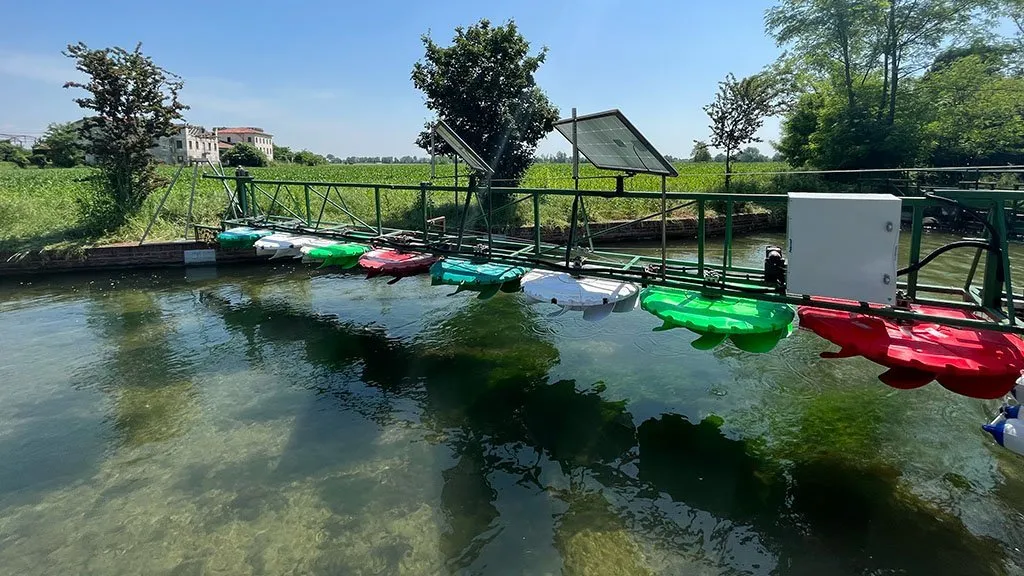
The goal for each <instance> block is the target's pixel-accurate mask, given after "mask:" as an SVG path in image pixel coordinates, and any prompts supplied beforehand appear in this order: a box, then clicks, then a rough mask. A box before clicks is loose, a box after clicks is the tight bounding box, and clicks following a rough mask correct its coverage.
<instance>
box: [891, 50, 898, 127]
mask: <svg viewBox="0 0 1024 576" xmlns="http://www.w3.org/2000/svg"><path fill="white" fill-rule="evenodd" d="M899 80H900V59H899V55H898V54H896V53H895V52H894V53H893V55H892V78H891V79H890V80H889V84H890V87H889V125H890V126H892V125H893V124H895V123H896V88H897V85H898V83H899Z"/></svg>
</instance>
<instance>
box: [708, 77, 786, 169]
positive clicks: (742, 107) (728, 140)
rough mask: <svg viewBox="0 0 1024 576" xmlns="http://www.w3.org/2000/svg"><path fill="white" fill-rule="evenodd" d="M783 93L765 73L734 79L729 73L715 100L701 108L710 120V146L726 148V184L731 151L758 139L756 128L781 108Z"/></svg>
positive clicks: (759, 127) (720, 83)
mask: <svg viewBox="0 0 1024 576" xmlns="http://www.w3.org/2000/svg"><path fill="white" fill-rule="evenodd" d="M783 106H784V94H783V93H782V92H780V91H779V89H778V87H777V85H775V84H774V83H773V80H772V79H771V78H770V77H769V76H768V75H765V74H759V75H754V76H749V77H747V78H744V79H742V80H736V77H735V76H733V75H732V74H728V75H727V76H726V77H725V80H723V81H722V82H719V84H718V93H717V94H715V100H714V101H713V102H712V103H711V104H708V105H707V106H705V107H704V111H705V112H707V115H708V117H709V118H710V119H711V126H710V127H711V145H712V146H714V147H716V148H720V149H722V150H724V151H725V172H726V177H725V186H726V188H728V187H729V175H728V174H729V168H730V166H731V162H732V156H733V153H734V152H736V151H737V150H739V149H740V147H741V146H743V145H744V144H749V143H751V142H760V141H761V139H760V138H758V137H757V136H756V134H757V131H758V130H760V129H761V126H763V125H764V119H765V118H766V117H768V116H772V115H774V114H776V113H777V112H778V111H780V110H781V109H782V108H783Z"/></svg>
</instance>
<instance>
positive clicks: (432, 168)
mask: <svg viewBox="0 0 1024 576" xmlns="http://www.w3.org/2000/svg"><path fill="white" fill-rule="evenodd" d="M436 177H437V168H436V166H435V165H434V128H433V127H431V128H430V179H431V180H433V179H434V178H436Z"/></svg>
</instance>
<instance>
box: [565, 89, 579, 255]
mask: <svg viewBox="0 0 1024 576" xmlns="http://www.w3.org/2000/svg"><path fill="white" fill-rule="evenodd" d="M572 180H573V189H574V190H576V195H575V196H573V199H572V221H571V222H570V223H569V243H568V244H567V245H566V246H565V266H566V268H568V267H569V260H570V259H571V258H572V247H573V245H574V244H576V217H577V215H578V214H579V208H580V194H579V191H580V149H579V146H578V143H577V141H576V108H573V109H572Z"/></svg>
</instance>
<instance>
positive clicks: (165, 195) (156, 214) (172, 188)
mask: <svg viewBox="0 0 1024 576" xmlns="http://www.w3.org/2000/svg"><path fill="white" fill-rule="evenodd" d="M183 168H185V165H184V164H181V165H180V166H178V169H177V170H176V171H175V172H174V177H173V178H171V183H170V184H169V185H168V186H167V192H164V197H163V198H161V199H160V204H159V205H158V206H157V207H156V212H154V213H153V217H152V218H151V219H150V220H149V224H148V225H147V226H146V231H145V232H143V233H142V238H141V239H140V240H139V246H142V243H143V242H145V241H146V237H147V236H149V231H150V230H152V229H153V224H155V223H156V219H157V217H158V216H160V211H161V210H163V209H164V202H167V197H168V196H170V195H171V190H174V184H175V183H176V182H177V181H178V176H181V171H182V169H183Z"/></svg>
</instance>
